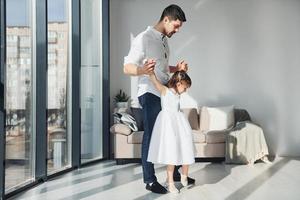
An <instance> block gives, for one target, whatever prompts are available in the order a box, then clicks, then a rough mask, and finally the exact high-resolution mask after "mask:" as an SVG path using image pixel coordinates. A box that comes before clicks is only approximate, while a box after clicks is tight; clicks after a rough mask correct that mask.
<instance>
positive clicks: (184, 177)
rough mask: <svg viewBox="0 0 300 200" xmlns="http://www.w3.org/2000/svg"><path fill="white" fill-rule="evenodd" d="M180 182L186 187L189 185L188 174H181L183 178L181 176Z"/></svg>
mask: <svg viewBox="0 0 300 200" xmlns="http://www.w3.org/2000/svg"><path fill="white" fill-rule="evenodd" d="M180 182H181V184H182V185H183V186H184V187H186V186H187V185H188V179H187V176H186V175H183V174H181V178H180Z"/></svg>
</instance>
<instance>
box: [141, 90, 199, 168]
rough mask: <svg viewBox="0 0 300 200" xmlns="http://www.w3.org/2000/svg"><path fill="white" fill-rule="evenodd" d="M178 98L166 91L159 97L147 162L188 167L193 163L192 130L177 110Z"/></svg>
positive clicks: (171, 92) (170, 91)
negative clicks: (158, 111)
mask: <svg viewBox="0 0 300 200" xmlns="http://www.w3.org/2000/svg"><path fill="white" fill-rule="evenodd" d="M179 100H180V96H179V95H178V94H175V93H174V92H173V91H172V90H170V89H167V90H166V94H165V95H161V107H162V110H161V111H160V113H159V114H158V116H157V118H156V121H155V124H154V127H153V131H152V136H151V141H150V147H149V152H148V159H147V160H148V161H149V162H152V163H156V164H169V165H189V164H192V163H194V162H195V155H194V143H193V137H192V129H191V127H190V124H189V122H188V120H187V119H186V117H185V116H184V115H183V113H182V112H180V109H179V106H180V104H179Z"/></svg>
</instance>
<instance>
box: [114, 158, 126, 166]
mask: <svg viewBox="0 0 300 200" xmlns="http://www.w3.org/2000/svg"><path fill="white" fill-rule="evenodd" d="M116 163H117V165H124V164H126V161H125V160H124V159H116Z"/></svg>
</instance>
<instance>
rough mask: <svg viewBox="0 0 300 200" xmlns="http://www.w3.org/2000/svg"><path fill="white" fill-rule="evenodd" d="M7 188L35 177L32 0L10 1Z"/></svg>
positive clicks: (7, 58)
mask: <svg viewBox="0 0 300 200" xmlns="http://www.w3.org/2000/svg"><path fill="white" fill-rule="evenodd" d="M6 10H7V13H6V16H7V27H6V34H7V35H6V40H7V47H6V50H7V55H6V93H5V107H6V160H5V168H6V169H5V190H6V192H10V191H11V190H14V189H16V188H17V187H18V186H22V185H23V184H25V182H26V183H27V181H32V180H33V176H34V170H33V163H34V160H33V158H34V156H33V141H34V134H33V124H32V122H33V120H32V116H33V113H32V110H33V95H32V71H33V69H32V68H33V66H32V65H31V63H32V62H31V59H32V26H31V1H30V0H9V1H6Z"/></svg>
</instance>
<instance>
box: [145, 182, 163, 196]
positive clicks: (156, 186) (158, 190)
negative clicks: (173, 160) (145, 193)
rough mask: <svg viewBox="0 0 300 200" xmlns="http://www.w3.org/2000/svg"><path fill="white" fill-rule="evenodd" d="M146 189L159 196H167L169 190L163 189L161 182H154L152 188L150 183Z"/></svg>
mask: <svg viewBox="0 0 300 200" xmlns="http://www.w3.org/2000/svg"><path fill="white" fill-rule="evenodd" d="M146 189H147V190H150V191H151V192H153V193H157V194H166V193H167V192H168V190H167V189H166V188H165V187H163V186H162V185H161V184H159V182H157V181H155V182H153V183H152V184H151V186H150V184H149V183H148V184H147V185H146Z"/></svg>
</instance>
